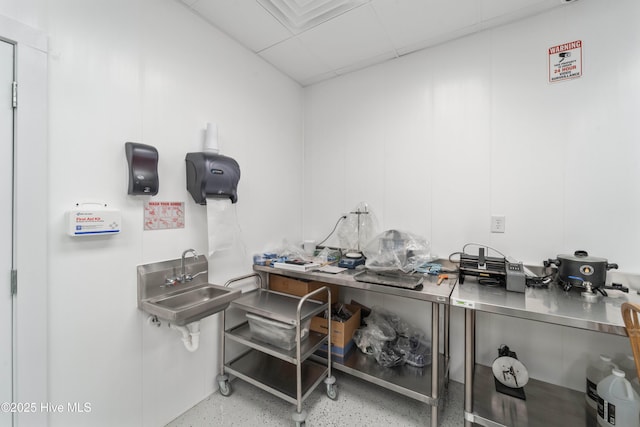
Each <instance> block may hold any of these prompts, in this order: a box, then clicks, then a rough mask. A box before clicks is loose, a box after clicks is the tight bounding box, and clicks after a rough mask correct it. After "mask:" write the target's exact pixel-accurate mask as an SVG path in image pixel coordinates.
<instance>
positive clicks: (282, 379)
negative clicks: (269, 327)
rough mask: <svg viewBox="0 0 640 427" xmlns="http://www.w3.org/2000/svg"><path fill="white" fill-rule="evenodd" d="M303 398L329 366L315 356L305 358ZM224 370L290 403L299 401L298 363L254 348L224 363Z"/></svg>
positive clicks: (303, 366) (321, 377) (318, 381)
mask: <svg viewBox="0 0 640 427" xmlns="http://www.w3.org/2000/svg"><path fill="white" fill-rule="evenodd" d="M301 368H302V375H301V379H302V400H305V399H306V398H307V396H308V395H309V394H310V393H311V392H312V391H313V390H314V389H315V387H316V386H317V385H318V384H320V383H321V382H322V380H323V379H324V378H325V377H326V374H327V366H326V365H321V364H319V363H317V362H314V361H312V360H305V361H304V362H302V366H301ZM225 370H226V371H227V372H229V373H230V374H233V375H235V376H237V377H238V378H240V379H242V380H244V381H246V382H248V383H250V384H253V385H255V386H256V387H258V388H261V389H263V390H266V391H268V392H270V393H271V394H274V395H276V396H278V397H280V398H281V399H284V400H286V401H287V402H289V403H293V404H296V403H297V400H296V382H295V381H292V378H293V379H295V378H296V366H295V365H294V364H291V363H288V362H286V361H284V360H282V359H279V358H277V357H273V356H271V355H270V354H266V353H262V352H261V351H259V350H256V349H252V350H249V351H248V352H246V353H244V354H243V355H241V356H240V357H238V358H237V359H235V360H234V361H232V362H230V363H228V364H225Z"/></svg>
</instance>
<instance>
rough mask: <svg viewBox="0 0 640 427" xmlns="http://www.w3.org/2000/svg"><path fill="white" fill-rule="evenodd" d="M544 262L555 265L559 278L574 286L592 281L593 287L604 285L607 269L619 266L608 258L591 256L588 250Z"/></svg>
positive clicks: (546, 264) (547, 264)
mask: <svg viewBox="0 0 640 427" xmlns="http://www.w3.org/2000/svg"><path fill="white" fill-rule="evenodd" d="M544 264H545V266H550V265H555V266H556V267H557V268H558V278H559V279H560V281H561V282H563V283H566V284H570V285H572V286H582V283H583V282H590V283H591V287H592V288H600V287H604V285H605V282H606V281H607V271H609V270H611V269H617V268H618V264H612V263H609V261H607V259H606V258H598V257H593V256H589V254H588V253H587V251H575V252H574V253H573V255H558V256H557V258H556V259H549V260H547V261H545V262H544Z"/></svg>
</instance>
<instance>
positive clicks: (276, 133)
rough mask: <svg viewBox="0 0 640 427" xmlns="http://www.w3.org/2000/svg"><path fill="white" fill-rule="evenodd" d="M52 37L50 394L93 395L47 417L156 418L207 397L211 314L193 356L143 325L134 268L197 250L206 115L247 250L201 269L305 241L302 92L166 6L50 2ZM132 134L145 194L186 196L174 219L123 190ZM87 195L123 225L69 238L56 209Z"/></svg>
mask: <svg viewBox="0 0 640 427" xmlns="http://www.w3.org/2000/svg"><path fill="white" fill-rule="evenodd" d="M47 31H48V34H49V37H50V64H49V66H50V67H49V69H50V76H49V85H50V96H51V99H50V111H51V113H50V122H49V125H50V159H49V165H50V181H49V186H48V189H49V200H50V203H49V212H50V223H49V229H50V236H51V239H50V240H51V243H50V254H51V255H50V282H49V286H50V292H49V295H50V298H49V318H48V325H47V327H48V332H49V365H48V366H49V399H50V401H52V402H58V403H65V404H66V402H81V403H84V402H89V403H91V413H90V414H61V415H57V414H56V415H50V416H49V421H50V425H52V426H72V425H79V426H85V425H92V426H100V425H103V426H113V425H119V426H159V425H164V424H165V423H167V422H168V421H170V420H171V419H173V418H174V417H176V416H178V415H179V414H180V413H182V412H184V411H185V410H187V409H189V408H190V407H191V406H193V405H195V404H196V403H198V402H199V401H200V400H202V399H203V398H205V397H206V396H207V395H209V394H210V393H211V392H213V390H214V382H213V380H214V378H215V375H216V374H217V366H218V362H217V352H216V349H217V345H215V342H216V340H217V337H218V332H217V329H216V322H215V321H214V319H208V320H206V321H205V322H203V325H202V335H201V347H200V349H199V350H198V351H197V352H195V353H189V352H187V351H186V350H185V348H184V347H183V345H182V342H181V340H180V335H179V334H178V333H177V332H174V331H170V330H169V329H168V328H166V326H165V327H164V328H162V329H155V328H152V327H150V326H147V325H146V322H145V320H146V318H145V316H144V315H143V314H142V313H141V312H139V311H138V309H137V307H136V265H138V264H143V263H148V262H155V261H160V260H166V259H173V258H178V257H179V256H180V254H181V252H182V251H183V250H184V249H186V248H191V247H193V248H195V249H196V250H197V251H198V252H200V253H205V251H206V249H207V238H206V215H205V207H203V206H199V205H196V204H195V203H194V202H193V200H192V199H191V197H190V195H189V194H188V192H187V191H186V188H185V166H184V156H185V154H186V153H187V152H192V151H200V150H201V147H202V141H203V130H204V127H205V124H206V122H207V121H215V122H217V123H218V126H219V130H220V134H219V135H220V146H221V150H222V152H223V154H226V155H229V156H231V157H234V158H235V159H236V160H237V161H238V162H239V164H240V167H241V170H242V178H241V180H240V185H239V201H238V204H237V211H238V218H239V223H240V226H241V228H242V232H243V240H244V245H245V250H244V252H242V251H239V252H235V253H232V254H223V255H215V256H214V257H212V258H211V259H210V261H211V262H210V270H211V271H210V279H211V280H212V281H215V282H224V281H226V280H227V279H229V278H230V277H232V276H234V275H238V274H244V273H246V272H249V271H250V268H251V254H252V253H253V252H257V251H261V250H264V249H266V248H267V247H268V245H269V244H273V243H277V242H279V241H280V239H281V238H282V237H283V236H292V237H294V238H297V239H299V238H300V235H301V209H300V208H299V206H301V204H302V199H301V194H302V190H301V189H302V184H301V182H300V179H299V178H300V176H301V174H302V166H301V160H302V144H301V140H302V136H303V135H302V112H301V110H302V96H301V89H300V87H299V86H298V85H297V84H295V83H294V82H293V81H291V80H290V79H288V78H286V77H284V76H283V75H281V74H280V73H278V72H277V71H275V70H274V69H273V68H272V67H271V66H270V65H268V64H266V63H265V62H263V61H262V60H260V59H259V58H257V57H256V56H255V55H253V54H251V53H250V52H249V51H247V50H244V49H243V48H241V47H239V46H238V45H237V44H236V43H235V42H233V41H231V40H230V39H228V38H227V37H225V36H224V35H222V34H221V33H220V32H218V31H216V30H214V29H212V28H211V27H210V26H209V25H208V24H206V23H205V22H204V21H203V20H202V19H201V18H199V17H198V16H196V15H195V14H193V13H191V12H190V11H188V9H187V8H186V7H184V6H183V5H182V4H181V3H180V2H177V1H173V0H161V1H157V0H135V1H131V0H115V1H113V0H109V1H107V0H99V1H91V2H86V1H83V0H54V1H51V2H49V5H48V14H47ZM127 141H134V142H142V143H145V144H150V145H153V146H155V147H156V148H157V149H158V151H159V158H160V161H159V175H160V192H159V194H158V195H157V196H156V197H154V198H153V200H159V201H184V202H185V205H186V215H185V220H186V227H185V228H184V229H181V230H169V231H143V221H142V217H143V202H144V200H146V199H144V198H142V197H134V196H127V194H126V193H127V174H126V169H127V165H126V159H125V155H124V143H125V142H127ZM283 183H286V188H287V190H288V191H287V194H284V193H283V191H282V186H283ZM276 186H277V188H278V190H277V192H276V191H275V189H276ZM276 194H277V196H276ZM85 199H99V200H104V201H105V202H107V203H108V204H109V205H111V206H113V207H116V208H118V209H120V210H121V212H122V222H123V232H122V233H121V234H120V235H117V236H109V237H102V238H100V237H97V238H89V239H74V238H70V237H68V236H66V235H65V234H64V227H63V221H64V213H65V211H66V210H68V209H69V208H71V207H72V206H73V205H74V204H75V203H76V202H78V201H82V200H85ZM291 206H293V207H294V208H293V209H292V208H291ZM266 207H268V209H265V208H266Z"/></svg>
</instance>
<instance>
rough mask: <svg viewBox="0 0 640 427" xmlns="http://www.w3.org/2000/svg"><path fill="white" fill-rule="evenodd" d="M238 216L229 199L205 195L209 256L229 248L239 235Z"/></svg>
mask: <svg viewBox="0 0 640 427" xmlns="http://www.w3.org/2000/svg"><path fill="white" fill-rule="evenodd" d="M239 230H240V228H239V226H238V216H237V213H236V209H235V205H233V204H232V203H231V200H230V199H216V198H209V197H207V232H208V234H209V256H211V255H213V254H214V253H215V252H218V251H224V250H228V249H231V247H232V246H233V244H234V242H235V241H236V238H237V237H239V236H238V234H239Z"/></svg>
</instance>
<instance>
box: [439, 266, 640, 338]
mask: <svg viewBox="0 0 640 427" xmlns="http://www.w3.org/2000/svg"><path fill="white" fill-rule="evenodd" d="M607 293H608V294H609V296H608V297H602V296H600V297H598V299H597V301H595V302H587V300H586V299H585V298H583V297H582V296H581V293H580V291H578V290H576V289H572V290H571V291H569V292H565V291H563V290H562V289H561V288H560V286H558V285H556V284H550V285H549V288H548V289H541V288H527V290H526V292H525V293H518V292H507V290H506V289H505V288H502V287H490V286H485V285H480V284H478V282H477V279H476V278H473V277H465V282H464V284H463V285H460V284H457V285H456V286H455V288H454V289H453V292H452V293H451V305H452V306H454V307H455V306H458V307H463V308H471V309H474V310H476V311H484V312H488V313H496V314H502V315H506V316H513V317H519V318H522V319H529V320H536V321H540V322H546V323H552V324H556V325H562V326H570V327H573V328H580V329H587V330H592V331H599V332H606V333H609V334H617V335H624V336H626V331H625V328H624V322H623V320H622V313H621V312H620V306H621V305H622V303H623V302H626V301H631V302H636V303H640V295H638V294H637V293H636V291H635V290H633V289H630V290H629V293H628V294H625V293H623V292H620V291H615V290H607Z"/></svg>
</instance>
